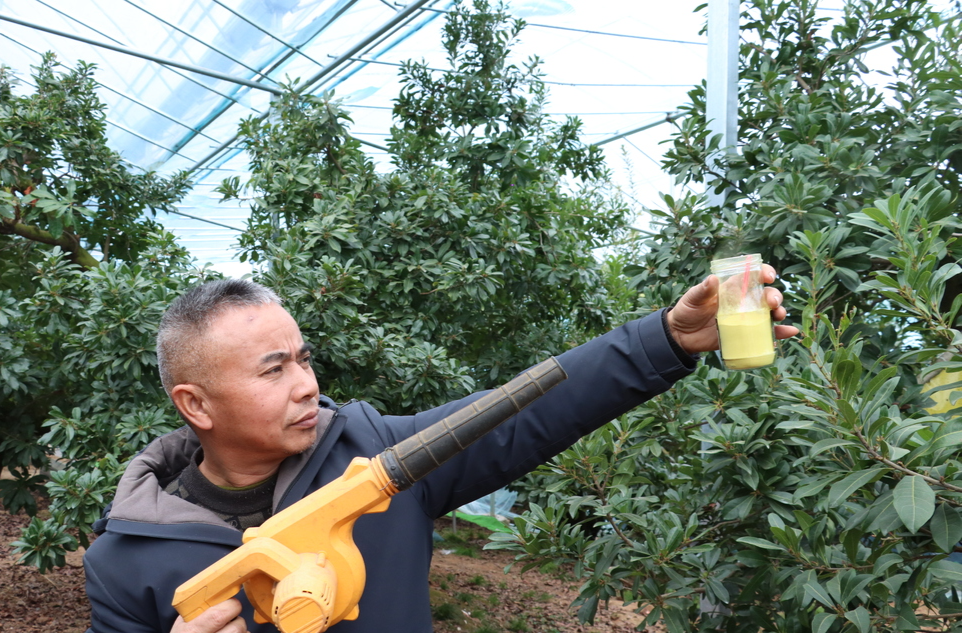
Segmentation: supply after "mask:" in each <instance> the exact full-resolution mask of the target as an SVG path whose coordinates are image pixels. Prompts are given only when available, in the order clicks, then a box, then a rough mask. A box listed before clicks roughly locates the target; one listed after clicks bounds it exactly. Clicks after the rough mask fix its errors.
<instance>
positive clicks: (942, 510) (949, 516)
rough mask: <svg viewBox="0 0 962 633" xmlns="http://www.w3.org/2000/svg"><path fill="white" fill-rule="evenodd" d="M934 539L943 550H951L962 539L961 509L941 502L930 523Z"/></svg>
mask: <svg viewBox="0 0 962 633" xmlns="http://www.w3.org/2000/svg"><path fill="white" fill-rule="evenodd" d="M929 529H930V530H931V531H932V540H934V541H935V544H936V545H938V547H939V549H940V550H942V551H943V552H951V551H952V549H953V548H954V547H955V546H956V544H958V542H959V541H962V517H960V516H959V510H958V509H957V508H953V507H952V506H950V505H949V504H947V503H940V504H939V506H938V507H937V508H936V509H935V514H934V515H932V523H930V524H929Z"/></svg>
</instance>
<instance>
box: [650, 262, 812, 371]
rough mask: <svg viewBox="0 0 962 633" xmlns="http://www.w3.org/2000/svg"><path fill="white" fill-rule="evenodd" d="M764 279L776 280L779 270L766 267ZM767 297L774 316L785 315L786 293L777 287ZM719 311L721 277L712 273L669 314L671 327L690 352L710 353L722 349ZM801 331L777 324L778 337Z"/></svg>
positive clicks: (683, 346) (677, 340)
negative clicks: (784, 298)
mask: <svg viewBox="0 0 962 633" xmlns="http://www.w3.org/2000/svg"><path fill="white" fill-rule="evenodd" d="M762 281H763V282H764V283H766V284H770V283H772V282H773V281H775V269H774V268H772V267H771V266H769V265H768V264H765V265H763V266H762ZM765 299H766V301H768V307H769V308H771V310H772V319H773V320H775V321H781V320H782V319H784V318H785V315H786V313H785V308H783V307H782V293H781V292H779V291H778V290H777V289H775V288H765ZM717 312H718V277H716V276H714V275H709V276H708V277H707V278H706V279H705V281H703V282H701V283H700V284H698V285H697V286H695V287H694V288H690V289H689V290H688V292H686V293H685V295H684V296H683V297H682V298H681V299H680V300H679V301H678V303H677V304H675V307H674V308H672V309H671V312H669V313H668V329H669V330H671V335H672V337H673V338H674V339H675V342H676V343H678V344H679V345H680V346H681V348H682V349H683V350H685V351H686V352H688V353H689V354H696V353H698V352H710V351H712V350H716V349H718V330H717V329H716V328H715V314H716V313H717ZM796 334H798V328H796V327H793V326H791V325H776V326H775V338H790V337H792V336H795V335H796Z"/></svg>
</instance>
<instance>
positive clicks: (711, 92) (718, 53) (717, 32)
mask: <svg viewBox="0 0 962 633" xmlns="http://www.w3.org/2000/svg"><path fill="white" fill-rule="evenodd" d="M738 18H739V3H738V0H708V93H707V94H706V95H705V101H706V103H705V114H706V118H707V119H708V129H709V132H710V136H712V137H714V136H716V135H719V134H720V135H721V142H720V143H719V144H718V151H717V152H715V153H714V154H713V155H712V156H710V157H709V158H708V166H709V169H711V170H712V171H714V172H716V173H721V170H722V167H720V166H719V165H718V159H719V158H720V157H721V156H722V155H723V154H725V153H728V152H733V151H734V150H735V145H736V144H737V142H738ZM725 198H726V192H725V191H724V190H723V191H721V192H719V193H715V191H714V189H709V190H708V202H709V204H711V205H712V206H717V207H721V206H723V205H724V204H725ZM702 431H703V432H705V433H707V432H709V431H711V427H709V426H708V424H703V425H702ZM708 448H709V445H708V443H707V442H702V446H701V450H702V453H703V454H704V452H705V451H707V450H708ZM699 607H700V610H701V613H702V615H728V614H730V613H731V611H729V610H728V608H727V607H725V605H723V604H714V603H712V602H711V601H709V600H708V599H707V598H705V597H702V598H701V601H700V604H699Z"/></svg>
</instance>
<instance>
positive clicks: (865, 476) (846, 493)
mask: <svg viewBox="0 0 962 633" xmlns="http://www.w3.org/2000/svg"><path fill="white" fill-rule="evenodd" d="M884 472H885V469H884V468H883V467H881V466H878V467H875V468H870V469H868V470H860V471H857V472H854V473H852V474H850V475H849V476H848V477H846V478H845V479H842V480H841V481H838V482H836V483H834V484H832V487H831V488H830V489H829V491H828V507H830V508H834V507H836V506H838V505H840V504H841V503H842V502H844V501H845V500H846V499H848V498H849V497H850V496H852V494H854V493H855V491H856V490H859V489H860V488H862V487H863V486H867V485H868V484H870V483H871V482H873V481H875V480H876V479H878V478H879V477H881V476H882V475H883V474H884Z"/></svg>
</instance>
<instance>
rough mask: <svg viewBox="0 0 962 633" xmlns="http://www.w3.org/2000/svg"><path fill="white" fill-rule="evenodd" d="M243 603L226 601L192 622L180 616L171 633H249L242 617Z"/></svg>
mask: <svg viewBox="0 0 962 633" xmlns="http://www.w3.org/2000/svg"><path fill="white" fill-rule="evenodd" d="M240 612H241V603H240V600H238V599H237V598H231V599H230V600H225V601H224V602H221V603H220V604H217V605H214V606H213V607H211V608H210V609H207V611H204V612H203V613H202V614H200V615H199V616H197V617H196V618H194V619H193V620H191V621H190V622H184V618H182V617H180V616H178V617H177V621H176V622H174V628H172V629H171V630H170V633H247V623H246V622H244V618H242V617H240Z"/></svg>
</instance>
